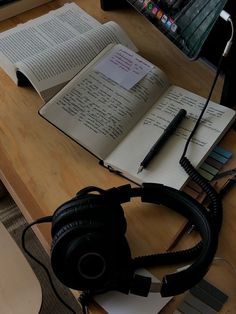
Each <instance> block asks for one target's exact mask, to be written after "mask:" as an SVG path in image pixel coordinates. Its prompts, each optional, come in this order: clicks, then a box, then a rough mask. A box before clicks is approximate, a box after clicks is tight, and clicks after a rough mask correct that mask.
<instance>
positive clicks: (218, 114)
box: [105, 86, 235, 189]
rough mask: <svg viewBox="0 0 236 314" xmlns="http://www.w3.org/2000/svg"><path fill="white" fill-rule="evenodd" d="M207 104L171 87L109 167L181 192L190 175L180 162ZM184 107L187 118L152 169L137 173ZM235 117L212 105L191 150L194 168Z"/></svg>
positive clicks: (114, 154)
mask: <svg viewBox="0 0 236 314" xmlns="http://www.w3.org/2000/svg"><path fill="white" fill-rule="evenodd" d="M164 96H166V97H164ZM204 103H205V99H204V98H202V97H200V96H197V95H194V94H192V93H190V92H188V91H186V90H184V89H182V88H179V87H174V86H171V87H170V88H169V91H167V92H166V93H165V94H164V95H163V97H162V98H161V99H160V100H159V101H158V102H157V104H156V105H155V106H153V107H152V108H151V110H150V111H149V112H147V114H146V115H145V116H144V117H143V118H142V120H141V121H140V122H139V123H138V125H136V127H135V128H134V129H133V130H132V131H131V132H130V133H129V135H128V136H127V137H126V138H125V139H124V140H123V141H122V142H121V143H120V144H119V145H118V146H117V147H116V149H115V150H114V151H113V152H112V153H111V154H110V156H108V158H107V159H106V160H105V164H106V165H110V166H111V167H113V168H114V169H117V170H119V171H121V172H122V173H123V175H124V176H126V177H128V178H130V179H131V180H132V181H134V182H137V183H142V182H154V183H162V184H165V185H167V186H171V187H173V188H176V189H181V188H182V187H183V185H184V184H185V183H186V181H187V179H188V175H187V174H186V172H185V170H184V169H183V168H182V167H181V166H180V164H179V160H180V157H181V156H182V153H183V149H184V146H185V143H186V140H187V138H188V136H189V134H190V132H191V131H192V129H193V126H194V124H195V122H196V120H195V119H196V118H197V117H198V116H199V114H200V111H201V108H202V107H203V105H204ZM181 108H183V109H186V111H187V117H186V118H184V120H183V121H182V122H181V124H180V126H179V127H178V128H177V130H176V131H175V132H174V134H173V135H172V136H171V137H170V138H169V139H168V141H167V143H166V144H165V145H164V146H163V147H162V149H161V150H160V152H158V154H157V155H156V156H155V157H154V158H153V160H152V161H151V162H150V164H149V165H148V167H147V168H146V169H144V170H143V171H142V172H141V173H139V174H137V171H138V168H139V166H140V163H141V161H142V160H143V159H144V157H145V156H146V155H147V153H148V152H149V150H150V149H151V147H152V146H153V144H154V143H155V142H156V141H157V139H158V138H159V137H160V136H161V135H162V133H163V130H164V129H165V128H166V127H167V125H168V124H169V123H170V121H171V120H172V119H173V118H174V116H175V115H176V114H177V112H178V111H179V109H181ZM234 117H235V111H234V110H232V109H230V108H226V107H223V106H221V105H218V104H215V105H214V104H213V103H210V104H209V106H208V109H207V111H206V113H205V114H204V117H203V120H202V123H201V126H200V127H199V128H198V130H197V132H196V135H195V136H194V138H193V140H192V141H191V144H190V146H189V149H188V151H187V157H188V158H189V159H190V161H191V163H192V164H193V166H195V167H196V166H197V165H199V164H200V163H201V162H202V161H203V160H204V157H206V156H207V154H208V153H209V151H210V149H211V148H212V145H213V144H216V142H217V141H219V140H220V138H221V137H222V136H223V134H224V133H225V130H226V129H227V128H228V127H229V125H230V124H231V123H232V122H233V120H234ZM131 148H132V149H131Z"/></svg>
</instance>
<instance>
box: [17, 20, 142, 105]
mask: <svg viewBox="0 0 236 314" xmlns="http://www.w3.org/2000/svg"><path fill="white" fill-rule="evenodd" d="M111 43H113V44H114V43H122V44H123V45H125V46H127V47H129V48H130V49H132V50H135V51H136V50H137V49H136V47H135V46H134V44H133V42H132V41H131V40H130V39H129V38H128V36H127V35H126V33H125V32H124V31H123V30H122V28H121V27H120V26H119V25H118V24H116V23H115V22H112V21H110V22H107V23H105V24H103V25H99V26H98V27H96V28H93V29H92V30H90V31H88V32H86V33H85V34H82V35H80V36H77V37H75V38H73V39H71V40H68V41H66V42H64V43H62V44H61V45H60V46H57V47H53V48H51V49H50V50H45V51H43V52H42V53H40V54H38V55H37V56H32V57H29V58H27V59H25V60H23V61H21V62H18V63H17V64H16V66H17V67H18V68H19V69H20V71H21V72H22V73H23V74H24V75H25V76H26V77H27V78H28V79H29V80H30V82H31V83H32V85H33V86H34V87H35V89H36V90H37V91H38V93H39V94H41V97H42V98H43V99H44V100H45V101H47V100H49V99H50V98H51V96H53V95H55V94H56V92H58V91H59V90H60V89H61V88H62V86H63V85H65V84H66V83H67V82H68V81H69V80H71V79H72V78H73V77H74V76H75V75H76V74H77V73H78V72H79V71H80V70H81V69H82V68H83V67H84V66H85V65H87V64H88V63H89V62H90V61H92V60H93V59H94V58H95V57H96V56H97V55H98V54H99V53H100V52H101V51H102V50H103V49H104V48H105V47H106V46H108V45H109V44H111Z"/></svg>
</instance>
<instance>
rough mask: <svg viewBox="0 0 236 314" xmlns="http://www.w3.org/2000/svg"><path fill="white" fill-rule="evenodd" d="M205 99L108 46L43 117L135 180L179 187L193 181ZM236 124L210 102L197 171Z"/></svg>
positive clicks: (47, 106)
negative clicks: (161, 141) (188, 165)
mask: <svg viewBox="0 0 236 314" xmlns="http://www.w3.org/2000/svg"><path fill="white" fill-rule="evenodd" d="M204 104H205V99H204V98H202V97H200V96H197V95H195V94H193V93H191V92H189V91H187V90H184V89H183V88H180V87H177V86H173V85H171V84H170V82H169V81H168V79H167V77H166V75H165V74H164V73H163V72H162V71H161V70H160V69H159V68H157V67H156V66H154V65H153V64H151V63H150V62H148V61H147V60H145V59H144V58H142V57H141V56H139V55H138V54H137V53H136V52H134V51H132V50H130V49H128V48H126V47H125V46H123V45H120V44H116V45H109V46H108V47H107V48H105V49H104V50H103V51H102V52H101V53H100V54H99V55H98V56H97V57H96V58H94V60H93V61H92V62H90V64H88V65H87V66H86V67H85V68H84V69H83V70H82V71H81V72H80V73H79V74H77V75H76V76H75V77H74V78H73V79H72V80H71V81H70V82H69V83H68V84H67V85H66V86H65V87H64V88H63V89H62V90H61V91H60V92H59V93H57V94H56V95H55V96H54V97H53V98H52V99H51V100H50V101H49V102H48V103H46V104H45V105H44V106H43V107H42V108H41V109H40V111H39V113H40V115H42V116H43V117H44V118H45V119H47V120H48V121H49V122H50V123H52V124H53V125H55V126H56V127H57V128H59V129H60V130H61V131H63V132H64V133H65V134H67V135H68V136H70V137H71V138H72V139H74V140H75V141H76V142H78V143H79V144H81V145H82V146H83V147H85V148H86V149H87V150H89V151H90V152H91V153H92V154H94V155H95V156H97V157H98V158H99V159H100V160H102V161H103V163H104V165H105V166H106V167H108V168H110V169H113V170H115V171H119V172H120V174H122V175H123V176H125V177H127V178H129V179H131V180H132V181H134V182H137V183H139V184H140V183H142V182H158V183H163V184H165V185H168V186H172V187H174V188H177V189H180V188H182V187H183V185H184V184H185V183H186V181H187V179H188V175H187V174H186V173H185V171H184V170H183V169H182V168H181V166H180V165H179V159H180V157H181V154H182V152H183V149H184V145H185V143H186V139H187V138H188V136H189V134H190V132H191V130H192V129H193V126H194V124H195V122H196V119H197V118H198V116H199V114H200V111H201V109H202V107H203V105H204ZM180 108H183V109H185V110H186V111H187V116H186V118H184V120H183V121H182V122H181V124H180V125H179V127H178V128H177V130H176V132H175V133H174V134H173V135H172V136H171V138H170V139H169V140H168V142H167V143H166V144H165V145H164V147H163V148H162V149H161V151H160V152H159V153H158V154H157V156H155V158H154V159H153V160H152V162H151V163H150V165H149V166H148V167H147V168H146V169H144V170H143V171H142V172H141V173H138V174H137V171H138V168H139V165H140V162H141V161H142V160H143V159H144V157H145V156H146V154H147V153H148V151H149V150H150V148H151V147H152V146H153V144H154V143H155V142H156V141H157V139H158V138H159V137H160V136H161V134H162V133H163V130H164V129H165V128H166V127H167V125H168V124H169V122H170V121H171V120H172V119H173V117H174V116H175V115H176V113H177V112H178V111H179V109H180ZM234 119H235V111H234V110H232V109H229V108H226V107H223V106H221V105H219V104H216V103H213V102H210V103H209V105H208V109H207V111H206V112H205V114H204V116H203V119H202V123H201V125H200V127H199V129H198V130H197V133H196V135H195V136H194V138H193V139H192V141H191V145H190V147H189V149H188V153H187V157H188V158H189V159H190V160H191V162H192V164H193V165H194V166H195V167H197V166H199V165H200V163H201V162H203V160H204V158H205V157H206V156H207V155H208V153H209V151H210V150H211V149H212V148H213V146H214V145H215V144H216V143H217V142H218V141H219V140H220V138H221V137H222V135H223V134H224V133H225V131H226V130H227V129H228V127H229V126H230V125H231V123H232V122H233V121H234Z"/></svg>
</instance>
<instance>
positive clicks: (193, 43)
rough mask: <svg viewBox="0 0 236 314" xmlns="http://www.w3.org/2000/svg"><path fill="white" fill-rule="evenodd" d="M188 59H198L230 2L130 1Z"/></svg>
mask: <svg viewBox="0 0 236 314" xmlns="http://www.w3.org/2000/svg"><path fill="white" fill-rule="evenodd" d="M127 2H128V3H130V4H131V5H132V6H133V7H134V8H135V9H136V10H137V11H138V12H140V13H141V14H143V15H144V16H145V17H146V18H147V19H148V20H149V21H150V22H151V23H152V24H153V25H154V26H155V27H156V28H157V29H158V30H160V31H161V32H162V33H164V34H165V36H167V37H168V38H169V39H170V40H171V41H172V42H173V43H174V44H175V45H176V46H177V47H178V48H179V49H180V50H181V51H182V52H183V53H184V54H185V55H186V56H188V57H189V58H190V59H195V58H197V57H198V56H199V53H200V51H201V49H202V47H203V45H204V43H205V41H206V39H207V38H208V36H209V34H210V32H211V30H212V28H213V26H214V24H215V22H216V21H217V19H218V17H219V15H220V12H221V11H222V9H223V8H224V7H225V4H226V3H227V0H127Z"/></svg>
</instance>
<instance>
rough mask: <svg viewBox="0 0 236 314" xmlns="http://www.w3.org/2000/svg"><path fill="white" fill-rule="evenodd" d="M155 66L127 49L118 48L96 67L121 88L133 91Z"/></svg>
mask: <svg viewBox="0 0 236 314" xmlns="http://www.w3.org/2000/svg"><path fill="white" fill-rule="evenodd" d="M153 67H154V65H153V64H152V63H151V62H149V61H147V60H145V59H144V58H143V57H141V56H139V55H138V54H136V53H135V52H134V51H131V50H130V49H127V48H126V47H120V46H116V47H114V49H112V51H111V52H110V53H109V54H108V55H107V56H105V58H103V60H102V61H101V62H99V63H98V64H97V66H96V67H95V70H96V71H99V72H101V73H103V74H104V75H106V77H108V78H110V79H111V80H113V81H114V82H116V83H117V84H119V85H120V86H122V87H124V88H126V89H131V88H132V87H133V86H134V85H135V84H136V83H138V82H139V81H140V80H141V79H142V78H143V77H144V76H145V75H146V74H147V73H148V72H150V71H151V70H152V69H153Z"/></svg>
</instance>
